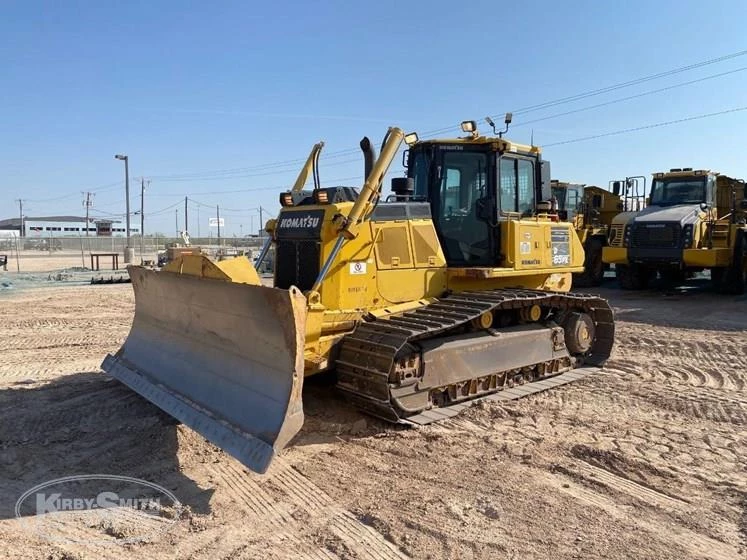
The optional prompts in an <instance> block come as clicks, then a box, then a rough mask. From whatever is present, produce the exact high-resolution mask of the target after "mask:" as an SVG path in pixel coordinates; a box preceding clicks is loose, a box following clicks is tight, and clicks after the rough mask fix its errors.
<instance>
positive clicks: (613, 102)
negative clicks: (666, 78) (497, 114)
mask: <svg viewBox="0 0 747 560" xmlns="http://www.w3.org/2000/svg"><path fill="white" fill-rule="evenodd" d="M745 70H747V66H742V67H741V68H736V69H735V70H729V71H728V72H721V73H719V74H712V75H710V76H705V77H703V78H698V79H697V80H690V81H688V82H681V83H679V84H673V85H671V86H667V87H663V88H659V89H654V90H649V91H644V92H642V93H637V94H635V95H629V96H627V97H620V98H618V99H612V100H611V101H605V102H604V103H597V104H596V105H588V106H586V107H581V108H579V109H573V110H571V111H564V112H562V113H555V114H554V115H548V116H546V117H540V118H537V119H532V120H530V121H524V122H520V123H518V124H514V125H513V126H512V128H516V127H518V126H526V125H528V124H532V123H536V122H541V121H546V120H549V119H555V118H558V117H564V116H566V115H573V114H574V113H581V112H583V111H589V110H591V109H598V108H599V107H606V106H608V105H614V104H615V103H622V102H623V101H630V100H631V99H637V98H639V97H645V96H647V95H653V94H656V93H661V92H663V91H669V90H671V89H676V88H679V87H683V86H689V85H692V84H697V83H699V82H705V81H707V80H712V79H714V78H721V77H723V76H728V75H730V74H736V73H737V72H744V71H745Z"/></svg>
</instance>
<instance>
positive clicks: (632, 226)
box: [603, 168, 747, 294]
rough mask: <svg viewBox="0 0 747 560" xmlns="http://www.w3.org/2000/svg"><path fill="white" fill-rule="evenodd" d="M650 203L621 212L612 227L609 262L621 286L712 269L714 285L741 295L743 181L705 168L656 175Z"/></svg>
mask: <svg viewBox="0 0 747 560" xmlns="http://www.w3.org/2000/svg"><path fill="white" fill-rule="evenodd" d="M646 202H647V204H646V207H645V208H643V209H642V210H640V211H635V212H623V213H621V214H619V215H618V216H616V217H615V219H614V220H613V223H612V226H611V228H610V236H609V246H608V247H605V249H604V255H603V259H604V262H605V263H610V264H614V265H615V270H616V275H617V278H618V280H619V282H620V286H621V287H622V288H623V289H628V290H640V289H643V288H645V287H646V286H647V285H648V284H649V282H650V281H651V280H652V279H654V278H656V277H657V276H659V277H660V278H661V279H662V280H663V281H664V282H665V283H668V284H671V283H679V282H682V281H684V280H685V279H686V278H687V277H688V276H689V275H691V274H693V273H695V272H699V271H703V270H710V273H711V280H712V283H713V285H714V287H715V288H716V289H717V290H718V291H720V292H723V293H731V294H742V293H744V291H745V284H746V283H747V226H745V220H746V219H747V190H745V183H744V181H741V180H737V179H733V178H731V177H727V176H726V175H721V174H719V173H716V172H713V171H707V170H693V169H691V168H684V169H679V168H678V169H671V170H670V171H668V172H663V173H654V175H653V183H652V185H651V191H650V193H649V196H648V199H647V201H646Z"/></svg>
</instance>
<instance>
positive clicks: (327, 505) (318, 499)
mask: <svg viewBox="0 0 747 560" xmlns="http://www.w3.org/2000/svg"><path fill="white" fill-rule="evenodd" d="M276 460H277V459H276ZM281 461H282V460H281ZM282 467H283V468H281V469H280V470H279V471H278V473H277V474H276V476H275V477H274V480H276V481H278V482H279V483H280V486H279V487H278V488H279V489H280V491H281V492H283V493H285V494H286V496H288V497H289V498H290V499H291V500H292V502H293V503H294V504H295V505H297V506H298V507H300V508H304V509H306V511H307V512H308V513H310V514H312V515H316V514H318V515H322V516H326V517H328V518H329V521H328V523H327V525H328V527H329V528H330V529H331V531H332V532H333V533H334V534H335V535H336V536H337V537H339V538H340V539H341V540H342V541H343V542H344V543H345V544H346V545H348V547H350V549H351V550H352V551H354V553H355V554H356V555H357V556H358V557H359V558H369V559H370V560H401V559H403V558H407V557H406V556H404V555H403V554H402V553H400V552H399V551H398V550H397V549H396V548H395V547H394V545H392V544H391V543H389V542H388V541H387V540H386V539H384V537H383V536H382V535H381V534H380V533H378V532H377V531H376V530H375V529H373V528H372V527H369V526H368V525H365V524H363V523H361V522H360V521H359V520H358V518H356V517H355V516H354V515H353V514H352V513H350V512H349V511H347V510H344V509H342V508H341V507H339V506H338V505H337V504H336V503H335V502H334V500H333V499H332V498H331V497H330V496H329V495H328V494H327V493H325V492H324V491H322V490H321V489H320V488H318V487H317V486H316V485H315V484H314V483H312V482H311V481H310V480H309V479H307V478H306V477H304V476H303V475H302V474H301V473H299V472H298V471H297V470H295V469H294V468H293V467H291V466H290V465H288V464H287V463H284V462H283V463H282Z"/></svg>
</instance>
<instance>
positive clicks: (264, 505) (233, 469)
mask: <svg viewBox="0 0 747 560" xmlns="http://www.w3.org/2000/svg"><path fill="white" fill-rule="evenodd" d="M235 463H236V462H235V460H234V459H228V458H227V459H225V460H222V461H220V462H219V463H216V464H215V465H214V466H213V468H212V471H213V474H215V476H216V477H217V478H218V479H219V480H220V481H221V482H223V483H224V484H225V491H226V494H227V495H228V496H229V497H230V499H231V500H232V501H234V502H235V503H237V504H238V505H239V507H241V508H242V509H243V510H244V511H245V512H246V513H247V514H248V515H249V517H251V523H252V525H254V526H258V527H259V528H262V527H265V528H266V529H267V531H266V532H264V533H263V537H265V538H268V539H269V540H271V541H272V542H274V543H275V544H279V543H283V542H285V543H290V544H291V545H292V546H293V549H294V550H295V551H296V554H298V557H299V558H303V559H304V560H329V558H330V556H329V555H328V554H327V553H326V551H323V550H321V549H319V548H316V547H309V546H307V545H306V543H304V542H303V541H301V540H300V538H299V537H298V533H300V532H301V531H302V527H298V522H297V521H296V520H295V519H294V518H293V517H292V516H291V514H290V513H289V512H288V511H287V510H286V509H285V508H282V507H278V504H279V502H277V501H276V500H273V499H272V498H271V497H270V496H269V495H268V494H267V493H266V492H265V491H264V490H263V489H262V488H261V487H260V486H259V484H257V483H256V481H255V480H254V478H253V477H254V475H251V474H246V473H245V472H244V470H243V467H239V466H237V465H236V464H235ZM211 556H212V553H211ZM332 558H334V557H332Z"/></svg>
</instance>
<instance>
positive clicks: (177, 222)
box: [174, 208, 179, 239]
mask: <svg viewBox="0 0 747 560" xmlns="http://www.w3.org/2000/svg"><path fill="white" fill-rule="evenodd" d="M174 224H176V225H175V226H174V227H175V228H176V238H177V239H179V209H178V208H174Z"/></svg>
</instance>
